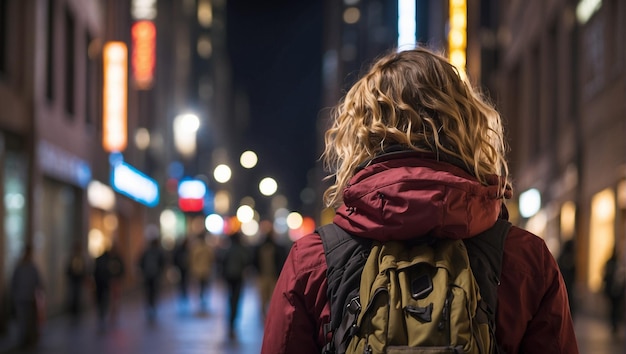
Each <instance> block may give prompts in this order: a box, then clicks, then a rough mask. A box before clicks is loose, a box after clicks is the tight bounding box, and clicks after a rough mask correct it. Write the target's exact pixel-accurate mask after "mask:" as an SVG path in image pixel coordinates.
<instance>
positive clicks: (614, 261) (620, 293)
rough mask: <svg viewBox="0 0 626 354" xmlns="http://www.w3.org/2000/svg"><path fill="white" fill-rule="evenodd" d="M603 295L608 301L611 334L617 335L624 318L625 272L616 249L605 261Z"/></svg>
mask: <svg viewBox="0 0 626 354" xmlns="http://www.w3.org/2000/svg"><path fill="white" fill-rule="evenodd" d="M603 288H604V294H605V295H606V297H607V298H608V300H609V305H610V308H609V320H610V322H611V330H612V332H613V334H614V335H615V334H617V333H618V330H619V326H620V323H621V322H622V319H623V317H624V295H625V294H624V291H626V271H625V269H624V265H623V264H622V262H621V261H620V259H619V256H618V252H617V249H614V250H613V254H612V255H611V257H609V259H608V260H607V261H606V264H605V266H604V276H603Z"/></svg>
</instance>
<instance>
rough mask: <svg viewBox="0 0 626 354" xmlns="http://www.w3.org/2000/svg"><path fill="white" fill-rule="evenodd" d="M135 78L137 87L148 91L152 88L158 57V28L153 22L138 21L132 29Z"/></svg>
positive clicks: (132, 61)
mask: <svg viewBox="0 0 626 354" xmlns="http://www.w3.org/2000/svg"><path fill="white" fill-rule="evenodd" d="M131 37H132V51H133V52H132V56H131V63H132V68H133V78H134V80H135V87H137V89H139V90H147V89H149V88H150V87H152V80H153V78H154V66H155V62H156V59H155V55H156V50H155V47H156V27H155V26H154V23H153V22H152V21H146V20H143V21H137V22H135V23H134V24H133V26H132V28H131Z"/></svg>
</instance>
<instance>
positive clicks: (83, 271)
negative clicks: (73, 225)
mask: <svg viewBox="0 0 626 354" xmlns="http://www.w3.org/2000/svg"><path fill="white" fill-rule="evenodd" d="M88 274H89V272H88V269H87V259H86V257H85V254H84V252H83V247H82V243H81V242H79V241H77V242H75V243H74V245H73V246H72V253H71V254H70V257H69V259H68V261H67V264H66V266H65V275H66V279H67V309H68V311H69V313H70V316H71V318H72V322H74V323H76V322H78V320H79V318H80V314H81V302H82V297H83V287H84V286H85V280H86V278H87V276H88Z"/></svg>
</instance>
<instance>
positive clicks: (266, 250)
mask: <svg viewBox="0 0 626 354" xmlns="http://www.w3.org/2000/svg"><path fill="white" fill-rule="evenodd" d="M285 258H286V250H285V247H283V246H282V245H281V244H279V243H278V242H276V235H275V234H274V232H273V231H272V230H270V231H269V232H268V233H266V234H265V236H264V239H263V241H262V242H261V244H260V245H259V246H258V247H257V248H256V249H255V252H254V267H255V268H256V271H257V274H258V288H259V296H260V298H261V314H262V319H263V322H265V316H266V315H267V309H268V306H269V302H270V299H271V297H272V292H273V291H274V287H275V286H276V280H277V279H278V275H279V274H280V271H281V269H282V267H283V263H284V262H285Z"/></svg>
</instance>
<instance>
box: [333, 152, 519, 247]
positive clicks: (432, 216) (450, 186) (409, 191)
mask: <svg viewBox="0 0 626 354" xmlns="http://www.w3.org/2000/svg"><path fill="white" fill-rule="evenodd" d="M489 180H490V181H489V185H487V186H485V185H483V184H481V183H480V182H479V181H478V180H477V179H476V178H475V177H473V176H472V175H471V174H470V173H468V172H467V171H465V170H464V169H462V168H460V167H457V166H455V165H454V164H452V163H449V162H444V161H438V160H437V159H435V158H434V157H433V156H431V155H429V154H424V153H418V152H413V151H411V152H406V151H403V152H394V153H391V154H385V155H382V156H380V157H378V158H376V159H374V160H372V161H371V163H369V164H368V165H367V166H366V167H364V168H363V169H361V170H360V171H358V172H357V173H356V174H355V175H354V176H353V177H352V178H351V180H350V182H349V184H348V186H347V187H346V188H345V189H344V191H343V204H342V205H341V206H340V207H339V208H338V209H337V211H336V215H335V218H334V220H333V221H334V222H335V223H336V224H337V225H338V226H339V227H341V228H343V229H345V230H346V231H348V232H349V233H351V234H353V235H356V236H360V237H365V238H369V239H373V240H379V241H390V240H408V239H414V238H419V237H423V236H426V235H433V236H435V237H442V238H454V239H464V238H470V237H472V236H475V235H477V234H479V233H481V232H483V231H485V230H487V229H488V228H489V227H491V226H492V225H493V224H494V223H495V221H496V219H497V218H498V216H499V215H500V213H501V212H506V209H505V208H504V205H503V199H504V197H505V196H503V195H502V194H501V193H500V189H499V187H498V181H499V178H498V177H497V176H493V178H490V179H489ZM510 193H511V192H510V190H507V194H506V197H510Z"/></svg>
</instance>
